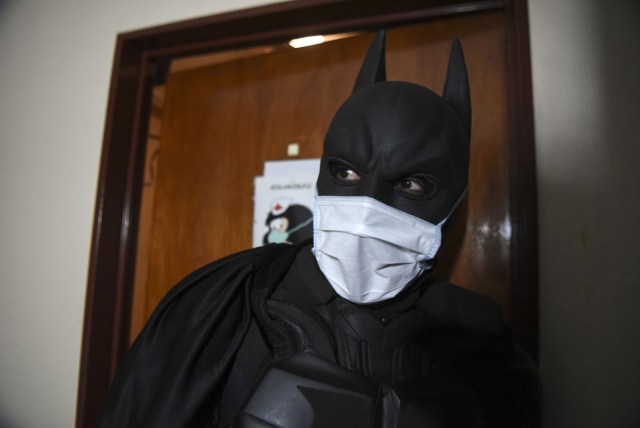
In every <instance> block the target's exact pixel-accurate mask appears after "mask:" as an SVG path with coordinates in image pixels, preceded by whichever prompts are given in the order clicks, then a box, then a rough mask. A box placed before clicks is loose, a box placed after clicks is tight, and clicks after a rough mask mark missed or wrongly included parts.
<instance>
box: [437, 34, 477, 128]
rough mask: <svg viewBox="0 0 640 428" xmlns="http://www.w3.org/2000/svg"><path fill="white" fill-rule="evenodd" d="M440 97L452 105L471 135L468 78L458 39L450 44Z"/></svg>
mask: <svg viewBox="0 0 640 428" xmlns="http://www.w3.org/2000/svg"><path fill="white" fill-rule="evenodd" d="M442 97H443V98H444V99H445V100H447V102H448V103H449V104H450V105H451V107H453V109H454V110H455V111H456V112H457V113H458V116H460V120H461V121H462V123H463V125H464V126H465V128H466V130H467V135H471V100H470V98H469V80H468V77H467V67H466V66H465V64H464V55H463V53H462V46H461V45H460V41H459V40H458V39H455V40H454V41H453V43H452V45H451V53H450V55H449V68H448V69H447V80H446V81H445V82H444V91H443V95H442Z"/></svg>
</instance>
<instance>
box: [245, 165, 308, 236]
mask: <svg viewBox="0 0 640 428" xmlns="http://www.w3.org/2000/svg"><path fill="white" fill-rule="evenodd" d="M318 168H319V160H316V159H313V160H304V161H278V162H277V165H265V175H264V176H261V177H255V182H254V186H255V194H254V216H253V246H254V247H257V246H261V245H265V244H282V243H284V244H297V243H300V242H303V241H305V240H307V239H310V238H311V237H312V236H313V206H314V203H315V201H314V197H315V183H316V178H317V174H315V173H314V172H313V171H314V170H317V169H318Z"/></svg>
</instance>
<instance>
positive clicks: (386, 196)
mask: <svg viewBox="0 0 640 428" xmlns="http://www.w3.org/2000/svg"><path fill="white" fill-rule="evenodd" d="M359 190H360V192H359V194H360V195H362V196H368V197H370V198H373V199H376V200H378V201H380V202H382V203H384V204H387V205H393V203H392V197H393V184H392V183H390V182H389V180H388V179H387V178H386V177H385V176H384V175H383V174H382V172H381V171H380V169H379V168H376V167H374V168H373V169H372V170H370V171H369V172H368V173H367V174H366V175H365V176H364V177H363V178H362V180H361V182H360V189H359Z"/></svg>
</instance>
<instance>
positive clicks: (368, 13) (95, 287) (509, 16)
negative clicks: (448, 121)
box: [76, 0, 538, 428]
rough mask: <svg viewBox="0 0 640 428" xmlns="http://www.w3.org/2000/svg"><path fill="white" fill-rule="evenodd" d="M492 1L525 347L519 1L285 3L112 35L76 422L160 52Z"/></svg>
mask: <svg viewBox="0 0 640 428" xmlns="http://www.w3.org/2000/svg"><path fill="white" fill-rule="evenodd" d="M355 5H357V7H355ZM495 10H499V11H502V12H503V13H504V15H505V18H506V28H505V30H506V34H507V40H506V45H505V49H506V58H507V78H508V82H507V87H508V96H509V99H508V105H509V118H508V120H509V144H510V165H511V167H510V171H509V179H510V181H511V183H510V189H511V190H510V192H511V193H510V195H509V208H510V212H511V214H512V219H511V220H512V224H513V228H512V246H511V263H512V265H511V272H510V273H511V290H513V292H512V293H511V296H510V304H511V307H512V308H513V311H512V317H511V319H510V320H509V322H510V325H511V328H512V329H513V331H514V333H515V335H516V337H517V339H518V341H519V342H520V343H521V344H523V346H524V347H525V348H526V349H527V350H528V351H529V352H530V353H531V354H532V355H534V356H536V355H537V350H538V347H537V344H538V326H537V319H538V259H537V257H538V256H537V253H538V248H537V200H536V178H535V156H534V138H533V103H532V95H531V66H530V53H529V30H528V16H527V4H526V0H484V1H473V0H471V1H443V0H440V1H437V0H428V1H425V0H420V1H416V0H412V1H397V2H389V1H384V0H372V1H367V2H361V3H360V2H347V1H344V0H298V1H291V2H285V3H278V4H274V5H268V6H263V7H257V8H253V9H247V10H241V11H236V12H231V13H225V14H219V15H213V16H208V17H204V18H198V19H191V20H187V21H182V22H178V23H175V24H169V25H162V26H157V27H153V28H149V29H143V30H139V31H133V32H128V33H123V34H119V35H118V36H117V39H116V50H115V56H114V61H113V69H112V75H111V84H110V91H109V98H108V107H107V116H106V124H105V133H104V139H103V146H102V158H101V159H102V160H101V165H100V172H99V182H98V189H97V196H96V208H95V217H94V226H93V234H92V246H91V253H90V262H89V274H88V282H87V295H86V304H85V318H84V331H83V339H82V351H81V361H80V378H79V390H78V407H77V413H76V426H78V427H81V428H82V427H90V426H94V424H95V420H96V418H97V415H98V413H99V411H100V407H101V405H102V402H103V400H104V397H105V395H106V391H107V389H108V386H109V383H110V382H111V379H112V377H113V375H114V373H115V369H116V365H117V363H118V361H119V359H120V357H121V356H122V355H123V353H124V352H125V350H126V349H127V347H128V339H129V323H130V313H131V298H132V290H133V277H134V275H133V274H134V266H135V248H136V237H137V227H138V217H139V208H140V195H141V188H142V181H143V170H144V153H145V145H146V132H147V126H148V120H149V112H150V108H151V89H152V86H153V85H154V84H155V83H157V82H159V81H161V80H162V79H163V77H164V74H166V69H167V65H168V64H169V62H170V61H171V59H174V58H179V57H184V56H190V55H197V54H204V53H210V52H213V51H220V50H228V49H237V48H243V47H248V46H252V45H258V44H269V43H275V42H282V41H284V40H288V39H291V38H295V37H301V36H304V35H311V34H323V33H338V32H351V31H373V30H376V29H379V28H381V27H390V26H397V25H405V24H411V23H418V22H424V21H428V20H433V19H438V18H442V17H451V16H456V15H462V14H474V13H482V12H484V11H495ZM523 195H526V196H525V197H523Z"/></svg>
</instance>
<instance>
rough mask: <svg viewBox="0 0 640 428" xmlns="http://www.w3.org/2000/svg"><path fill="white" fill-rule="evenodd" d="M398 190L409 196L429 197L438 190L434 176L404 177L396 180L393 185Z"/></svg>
mask: <svg viewBox="0 0 640 428" xmlns="http://www.w3.org/2000/svg"><path fill="white" fill-rule="evenodd" d="M393 187H394V188H395V189H396V190H398V191H399V192H402V193H404V194H406V195H409V196H415V197H426V198H430V197H431V196H433V195H435V194H436V192H437V191H438V187H437V182H436V179H435V178H434V177H431V176H424V177H422V176H421V177H405V178H401V179H400V180H397V181H396V182H395V183H394V186H393Z"/></svg>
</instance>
